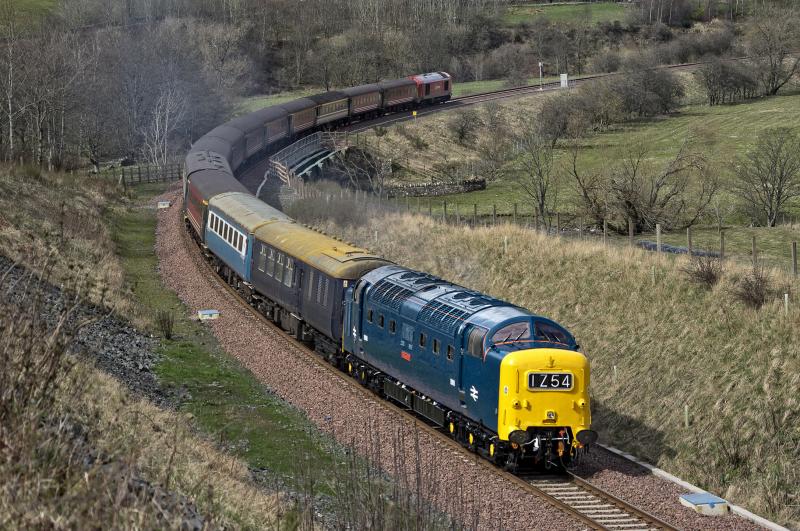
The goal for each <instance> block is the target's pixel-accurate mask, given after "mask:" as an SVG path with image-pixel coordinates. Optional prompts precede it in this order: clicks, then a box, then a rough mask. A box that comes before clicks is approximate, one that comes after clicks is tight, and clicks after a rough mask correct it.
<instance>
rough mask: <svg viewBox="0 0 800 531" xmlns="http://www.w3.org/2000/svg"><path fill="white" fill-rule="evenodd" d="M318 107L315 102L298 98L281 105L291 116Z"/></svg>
mask: <svg viewBox="0 0 800 531" xmlns="http://www.w3.org/2000/svg"><path fill="white" fill-rule="evenodd" d="M316 106H317V104H316V103H314V100H310V99H308V98H298V99H296V100H291V101H287V102H286V103H281V104H280V107H283V108H284V109H285V110H286V111H287V112H288V113H289V114H294V113H296V112H300V111H305V110H306V109H311V108H313V107H316Z"/></svg>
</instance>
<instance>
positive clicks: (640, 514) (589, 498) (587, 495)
mask: <svg viewBox="0 0 800 531" xmlns="http://www.w3.org/2000/svg"><path fill="white" fill-rule="evenodd" d="M520 479H522V480H523V481H526V482H527V483H528V484H529V485H530V486H531V487H532V488H534V489H536V490H538V491H539V492H541V493H542V495H543V496H547V497H549V498H551V499H553V500H557V501H558V503H560V504H563V505H564V506H566V507H567V508H568V509H566V510H568V511H569V512H570V513H571V514H576V513H578V514H580V515H581V519H582V520H583V521H584V522H585V523H586V524H587V525H589V526H590V527H592V528H593V529H608V530H616V531H643V530H653V529H662V530H672V529H675V528H674V527H673V526H671V525H669V524H668V523H666V522H664V521H663V520H660V519H659V518H657V517H655V516H653V515H651V514H649V513H647V512H645V511H643V510H641V509H639V508H637V507H634V506H633V505H631V504H629V503H627V502H625V501H623V500H620V499H619V498H617V497H616V496H614V495H612V494H609V493H608V492H606V491H604V490H602V489H600V488H598V487H596V486H595V485H592V484H591V483H589V482H588V481H586V480H585V479H583V478H581V477H579V476H576V475H575V474H572V473H570V472H567V473H566V475H563V476H548V477H541V476H540V477H528V478H520Z"/></svg>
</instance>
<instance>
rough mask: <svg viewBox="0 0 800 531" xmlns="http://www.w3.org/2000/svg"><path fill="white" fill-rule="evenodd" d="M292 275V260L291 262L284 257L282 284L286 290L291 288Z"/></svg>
mask: <svg viewBox="0 0 800 531" xmlns="http://www.w3.org/2000/svg"><path fill="white" fill-rule="evenodd" d="M293 275H294V260H292V259H291V258H289V257H288V256H287V257H286V269H284V270H283V284H284V285H285V286H286V287H287V288H291V287H292V282H293V280H294V279H293V278H292V277H293Z"/></svg>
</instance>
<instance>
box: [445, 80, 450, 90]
mask: <svg viewBox="0 0 800 531" xmlns="http://www.w3.org/2000/svg"><path fill="white" fill-rule="evenodd" d="M444 89H445V90H450V82H449V81H445V82H444Z"/></svg>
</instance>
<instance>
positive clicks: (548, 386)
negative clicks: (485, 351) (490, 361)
mask: <svg viewBox="0 0 800 531" xmlns="http://www.w3.org/2000/svg"><path fill="white" fill-rule="evenodd" d="M588 389H589V363H588V361H587V360H586V357H585V356H584V355H583V354H581V353H580V352H575V351H572V350H561V349H553V348H534V349H528V350H519V351H516V352H511V353H509V354H507V355H506V356H505V357H504V358H503V361H502V362H501V364H500V399H499V401H498V409H497V413H498V414H497V423H498V426H497V433H498V435H499V436H500V439H501V440H510V441H512V442H518V443H519V444H524V442H525V441H528V440H531V439H532V438H533V437H534V435H532V434H534V433H536V431H537V428H542V429H554V428H558V429H562V428H566V429H568V430H569V432H570V433H571V434H572V444H573V445H576V446H578V445H579V443H578V442H577V440H576V438H575V436H576V435H577V434H578V433H580V432H581V431H584V430H588V429H589V427H590V425H591V422H592V419H591V413H590V411H589V394H588ZM512 434H513V436H512Z"/></svg>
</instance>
